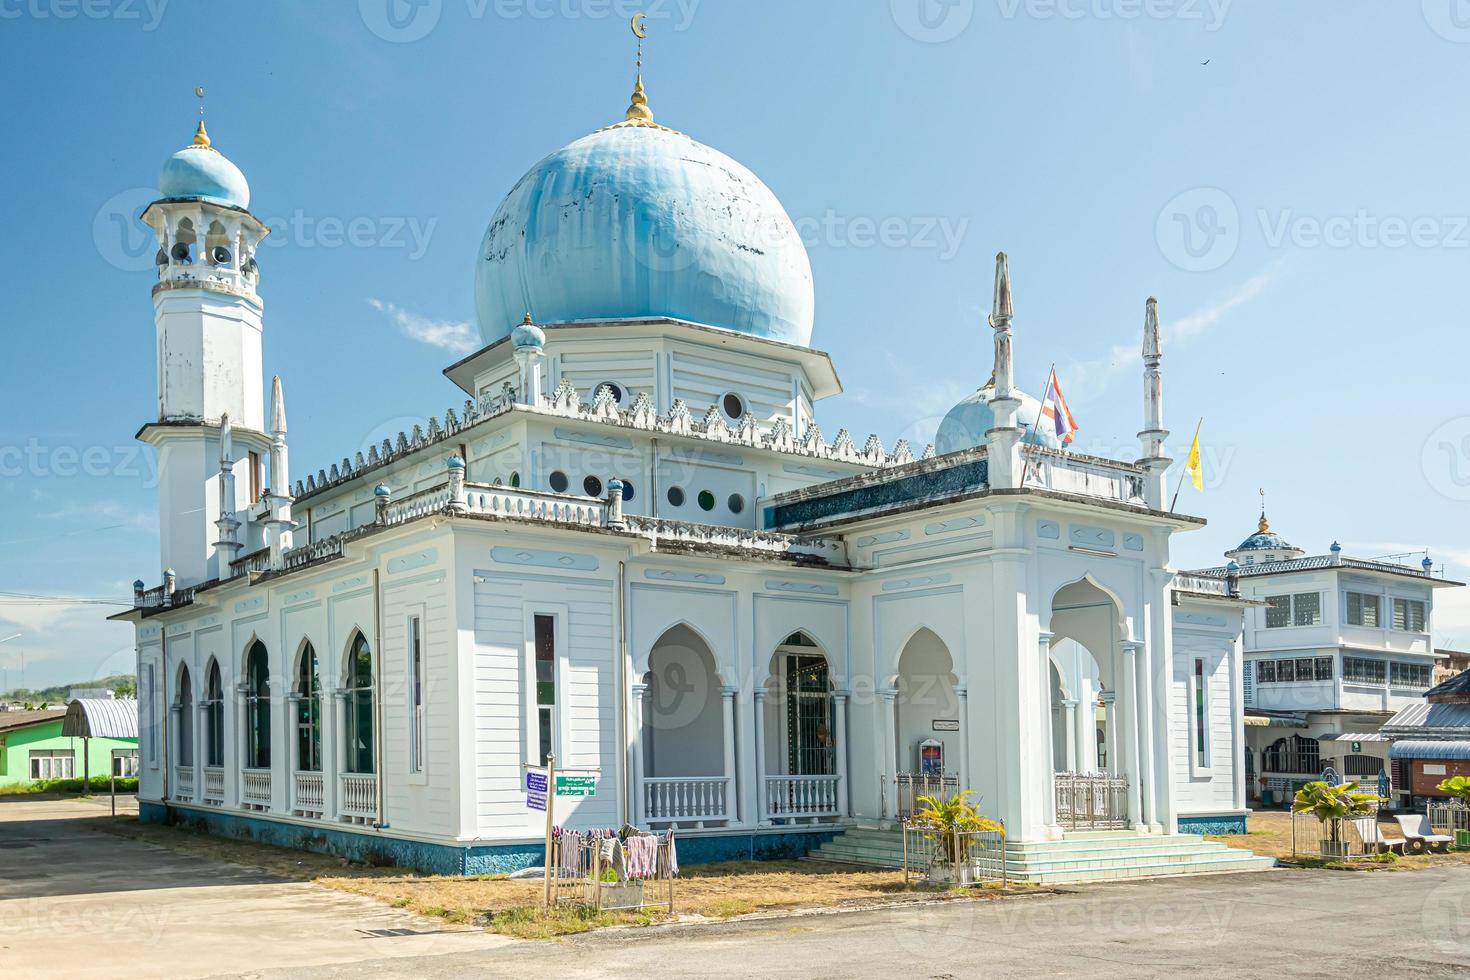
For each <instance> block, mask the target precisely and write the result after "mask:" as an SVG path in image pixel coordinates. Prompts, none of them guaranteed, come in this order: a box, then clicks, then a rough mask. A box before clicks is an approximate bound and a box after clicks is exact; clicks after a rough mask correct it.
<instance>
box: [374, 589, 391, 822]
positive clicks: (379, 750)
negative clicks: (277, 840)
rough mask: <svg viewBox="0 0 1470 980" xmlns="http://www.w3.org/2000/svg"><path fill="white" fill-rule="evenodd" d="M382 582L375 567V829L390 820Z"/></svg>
mask: <svg viewBox="0 0 1470 980" xmlns="http://www.w3.org/2000/svg"><path fill="white" fill-rule="evenodd" d="M381 597H382V583H381V581H380V580H379V570H378V568H377V567H376V566H374V568H373V650H374V651H375V656H376V657H377V658H378V659H377V664H376V665H375V666H376V669H375V670H374V671H373V795H374V797H376V799H375V800H374V802H375V803H376V804H377V805H376V806H375V807H374V809H376V810H377V811H378V819H377V821H376V822H375V823H374V824H373V829H375V830H385V829H387V828H388V821H387V820H385V819H384V817H385V814H384V813H383V666H384V664H385V662H386V661H387V657H385V656H384V651H383V605H382V598H381Z"/></svg>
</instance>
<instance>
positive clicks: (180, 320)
mask: <svg viewBox="0 0 1470 980" xmlns="http://www.w3.org/2000/svg"><path fill="white" fill-rule="evenodd" d="M159 190H160V192H161V194H162V196H161V197H160V198H159V200H157V201H154V202H153V203H152V204H150V205H149V206H148V207H147V209H146V210H144V212H143V216H142V218H143V222H144V223H145V224H147V225H148V227H150V228H151V229H153V233H154V235H155V236H156V238H157V240H158V254H157V258H156V263H157V266H158V282H156V283H155V284H154V286H153V318H154V324H155V327H156V333H157V344H158V359H157V368H158V419H157V421H155V422H150V423H148V424H147V425H145V426H143V428H142V430H141V431H140V432H139V433H138V438H139V439H140V440H142V441H143V442H146V443H147V444H148V445H150V446H152V447H153V448H154V450H155V451H156V452H157V453H158V475H159V490H158V498H159V499H158V504H159V525H160V539H161V555H160V563H161V566H162V567H172V568H173V569H175V570H176V571H177V572H178V584H179V586H180V587H183V586H188V585H194V584H196V583H198V582H202V581H206V580H208V579H210V578H214V577H216V576H221V575H228V574H229V568H228V562H229V559H230V557H232V556H233V552H234V551H235V550H236V548H232V547H229V545H230V544H231V543H232V542H231V538H232V535H227V534H225V533H222V532H223V531H224V528H225V526H226V525H222V524H221V523H220V522H221V521H222V520H223V521H226V522H228V521H230V520H232V519H234V516H235V515H234V514H233V513H229V512H226V507H227V505H228V502H229V500H231V499H232V500H233V510H234V511H236V512H238V511H243V510H246V509H247V508H248V507H249V506H250V505H251V504H253V503H254V502H255V501H257V500H258V499H259V498H260V495H261V492H262V489H263V486H264V482H263V481H264V468H263V464H262V460H263V459H264V457H265V454H266V453H267V452H268V451H269V448H270V438H269V436H267V435H266V434H265V432H264V428H265V412H264V405H263V391H262V381H263V377H262V370H261V353H260V349H261V314H262V304H261V301H260V297H259V296H258V295H257V294H256V291H255V288H256V284H257V281H258V279H259V269H258V268H257V266H256V262H255V251H256V248H257V246H258V245H259V244H260V240H261V239H262V238H264V237H265V236H266V234H267V233H268V232H269V229H268V228H266V226H265V225H263V224H262V223H261V222H260V221H259V220H257V219H256V217H255V216H254V215H252V214H251V213H250V212H249V211H248V210H246V208H247V206H248V205H249V203H250V188H249V185H247V184H246V182H245V177H244V175H243V174H241V173H240V171H239V169H238V168H237V167H236V166H235V165H234V164H233V163H231V162H230V161H229V160H227V159H225V157H224V156H223V155H222V154H221V153H220V152H219V151H218V150H216V149H215V148H214V147H213V146H212V145H210V140H209V135H208V134H207V133H206V132H205V131H204V122H203V120H202V119H201V120H200V122H199V128H198V130H197V131H196V132H195V134H194V141H193V142H192V143H191V144H189V145H188V146H186V147H184V148H183V149H182V150H180V151H179V152H177V153H175V154H174V155H173V156H171V157H169V158H168V159H167V160H166V161H164V165H163V171H162V173H161V174H160V176H159ZM225 416H228V417H229V419H230V422H231V423H233V424H232V436H233V440H232V441H233V443H234V445H233V447H225V446H222V445H221V438H220V436H221V433H220V428H221V422H222V420H223V419H224V418H225ZM222 450H228V457H227V458H228V459H229V465H230V467H231V468H232V471H233V476H234V479H232V480H228V481H224V483H225V484H234V486H229V485H222V480H221V477H222V469H223V467H222V466H221V461H222V459H224V458H226V453H224V452H222ZM221 544H223V545H224V547H221ZM244 548H245V550H246V551H247V552H248V551H251V550H253V548H254V545H252V543H251V542H249V541H248V540H247V541H246V542H244ZM221 555H223V556H224V564H225V567H224V568H221V567H220V566H221V559H220V556H221Z"/></svg>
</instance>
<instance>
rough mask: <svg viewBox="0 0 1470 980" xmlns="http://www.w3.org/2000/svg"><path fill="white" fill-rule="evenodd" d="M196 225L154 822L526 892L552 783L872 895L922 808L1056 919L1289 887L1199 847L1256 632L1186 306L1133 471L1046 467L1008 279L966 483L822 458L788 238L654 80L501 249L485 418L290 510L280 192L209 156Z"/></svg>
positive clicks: (488, 312)
mask: <svg viewBox="0 0 1470 980" xmlns="http://www.w3.org/2000/svg"><path fill="white" fill-rule="evenodd" d="M160 191H161V194H162V196H161V198H160V199H159V200H158V201H156V202H154V203H153V204H152V205H150V206H149V207H148V208H147V209H146V211H145V212H144V214H143V220H144V221H145V222H146V223H147V224H148V226H149V227H150V228H152V229H153V231H154V232H155V234H156V235H157V238H158V246H159V247H158V258H157V266H158V268H157V273H158V275H157V282H156V283H154V284H153V285H152V293H153V306H154V314H155V323H156V326H157V342H158V417H157V419H155V420H152V421H150V422H148V423H147V424H146V425H145V426H144V427H143V429H142V430H141V432H140V433H139V438H140V439H142V440H143V441H144V442H146V443H148V444H149V445H151V446H153V447H154V449H155V450H156V451H157V454H158V461H159V471H160V474H161V489H160V501H159V508H160V515H161V525H162V555H161V559H162V560H161V567H162V568H163V569H164V571H163V572H162V583H161V585H159V586H156V587H153V588H147V587H145V584H144V583H143V582H141V581H140V582H138V583H137V585H136V594H135V603H134V605H135V608H134V609H132V610H130V611H129V612H126V613H123V614H120V615H119V617H117V618H120V619H124V620H127V621H129V622H132V623H134V624H135V626H136V631H137V652H138V677H139V699H140V709H139V710H140V717H141V723H142V732H143V737H142V745H141V749H142V760H141V772H142V780H141V792H140V799H141V805H142V810H143V813H144V816H145V818H146V819H153V820H174V821H183V822H190V823H194V824H198V825H201V826H205V827H208V828H209V829H211V830H213V831H215V832H218V833H223V834H232V835H240V836H250V837H255V838H258V839H261V840H266V841H271V842H275V843H284V844H289V845H297V846H305V847H314V848H319V849H325V850H329V851H333V852H336V853H341V854H345V855H350V856H357V857H372V858H375V859H380V860H392V861H396V862H399V863H402V864H406V865H413V866H417V867H420V868H424V869H429V870H434V871H438V872H446V873H471V874H473V873H488V872H498V871H505V870H511V869H517V868H522V867H527V866H533V865H537V864H539V863H540V861H541V860H542V855H541V838H542V820H543V818H542V814H541V813H539V812H537V811H535V810H531V809H528V807H527V800H526V794H525V780H524V776H525V773H526V771H527V769H528V768H531V767H537V766H540V765H542V764H544V763H545V762H546V761H547V760H548V758H551V757H554V758H555V760H556V765H557V767H558V768H559V769H571V770H575V771H577V772H578V773H581V774H586V775H591V776H592V777H594V779H595V783H596V790H595V793H593V794H592V795H590V796H586V797H580V798H567V799H559V800H557V802H556V807H557V809H556V813H555V817H556V821H557V822H558V823H560V824H564V825H568V826H572V827H609V826H620V825H622V824H624V823H632V824H634V825H637V826H640V827H652V828H664V827H677V828H678V829H679V833H680V837H681V844H680V855H681V859H682V860H683V861H684V862H685V863H695V862H697V861H701V860H714V859H722V858H729V857H751V856H755V857H761V856H776V855H797V854H803V853H807V852H809V851H812V850H814V849H819V848H820V849H821V852H822V853H825V854H827V855H829V856H834V857H837V858H840V857H842V856H843V855H844V854H847V856H850V857H851V856H858V857H860V856H861V855H860V854H855V853H854V852H851V851H848V852H845V851H844V850H843V848H844V846H845V845H844V841H849V842H850V841H852V840H854V839H855V838H856V837H858V836H860V835H863V834H867V835H869V836H870V839H871V838H872V837H873V836H874V835H880V834H883V833H891V830H889V828H892V827H893V826H894V824H895V821H897V820H898V819H900V818H901V817H903V816H904V815H905V814H906V813H907V812H908V810H909V808H910V807H911V805H912V801H913V795H914V794H915V793H916V792H919V791H922V790H926V789H927V790H934V789H941V790H945V791H950V792H952V791H954V790H956V789H965V790H973V791H974V793H975V795H976V796H977V797H978V798H979V799H980V801H981V808H982V809H983V810H984V811H985V812H986V813H988V814H989V815H991V816H993V817H996V818H1000V819H1003V820H1004V821H1005V825H1006V828H1007V831H1008V837H1009V844H1008V847H1009V853H1010V855H1011V858H1012V861H1013V874H1016V875H1018V876H1021V877H1027V878H1030V879H1031V880H1035V881H1060V880H1078V879H1085V878H1108V877H1122V876H1125V875H1139V874H1165V873H1177V872H1186V871H1209V870H1215V871H1230V870H1250V869H1255V868H1258V867H1261V866H1263V865H1266V864H1269V863H1270V861H1269V860H1263V859H1258V858H1255V857H1253V856H1251V855H1250V854H1249V853H1247V852H1244V851H1239V850H1229V849H1226V848H1225V847H1224V846H1223V845H1220V844H1212V843H1207V842H1205V841H1203V840H1202V839H1201V838H1200V836H1199V834H1200V833H1202V832H1219V831H1229V830H1239V829H1242V828H1243V827H1244V824H1245V818H1246V812H1247V811H1246V799H1245V786H1244V773H1243V770H1242V766H1241V760H1242V758H1243V755H1244V745H1245V743H1244V735H1243V727H1242V718H1243V715H1244V711H1243V706H1242V700H1241V698H1242V686H1241V649H1240V636H1241V628H1242V616H1243V612H1244V610H1245V608H1246V607H1247V606H1248V605H1250V604H1251V602H1250V600H1246V599H1242V598H1241V597H1240V596H1239V594H1238V591H1237V589H1236V587H1235V586H1236V579H1235V577H1234V576H1233V575H1230V574H1226V575H1224V576H1217V577H1212V576H1200V577H1188V576H1181V575H1178V574H1176V573H1175V571H1174V570H1173V569H1171V567H1170V561H1169V557H1170V541H1171V538H1172V536H1173V535H1174V534H1175V533H1178V532H1184V531H1191V530H1194V529H1197V528H1199V527H1200V526H1202V525H1203V523H1204V522H1203V521H1202V520H1200V519H1199V518H1195V517H1189V516H1185V515H1183V514H1178V513H1174V512H1172V511H1171V510H1169V509H1168V507H1167V501H1166V498H1165V492H1164V483H1165V471H1166V469H1167V468H1168V466H1169V464H1170V460H1169V459H1168V458H1167V456H1166V455H1165V439H1166V437H1167V435H1168V433H1167V432H1166V431H1165V429H1164V415H1163V398H1162V380H1161V378H1162V374H1161V351H1160V347H1159V328H1158V316H1157V310H1156V307H1155V304H1154V302H1153V301H1152V300H1150V301H1149V302H1148V304H1147V307H1146V311H1145V317H1144V322H1143V325H1142V331H1141V334H1140V347H1141V351H1142V356H1141V359H1140V362H1139V374H1140V390H1139V395H1140V400H1141V403H1142V406H1143V417H1142V425H1141V429H1142V431H1141V432H1140V433H1139V436H1138V439H1139V450H1138V459H1136V460H1130V461H1117V460H1111V459H1100V458H1096V457H1092V456H1085V455H1081V454H1078V453H1074V452H1070V451H1067V450H1065V449H1063V448H1061V447H1060V446H1059V445H1058V444H1057V443H1056V441H1055V439H1053V438H1049V437H1047V436H1045V435H1043V436H1039V437H1038V436H1035V435H1034V423H1035V422H1036V420H1037V415H1038V412H1039V410H1040V406H1039V404H1038V402H1037V400H1036V399H1034V398H1031V397H1030V396H1028V395H1025V394H1023V393H1022V392H1021V391H1020V390H1018V389H1017V388H1016V387H1015V385H1014V383H1013V372H1012V356H1011V355H1012V344H1013V332H1012V319H1013V309H1012V293H1011V283H1010V278H1009V271H1008V268H1007V261H1006V257H1005V256H1004V255H1001V256H999V257H998V259H997V263H996V270H995V292H994V305H993V309H992V313H991V315H990V327H991V328H992V332H993V335H994V348H995V358H994V364H993V376H992V378H991V380H990V382H989V383H987V384H986V385H985V386H984V387H982V388H981V389H980V390H978V391H977V392H976V394H975V395H973V396H972V397H970V398H968V399H966V400H965V401H964V402H962V403H961V404H960V405H958V406H956V407H955V409H954V410H953V411H952V412H951V413H950V414H949V416H948V417H947V418H946V419H945V421H944V424H943V425H942V426H941V428H940V430H939V435H938V443H939V445H938V447H937V450H936V449H934V448H932V447H931V448H930V449H929V450H927V451H923V452H920V453H918V454H917V455H916V454H915V453H914V452H913V451H911V448H910V447H909V446H908V445H907V444H906V443H904V442H903V441H899V442H898V443H897V444H896V445H894V446H893V447H892V448H891V449H888V448H885V446H884V445H883V443H882V442H881V441H880V440H879V438H878V437H877V436H870V437H868V438H867V439H866V440H864V441H861V442H858V441H856V440H854V439H853V438H852V436H851V435H850V434H849V433H848V431H847V430H846V429H842V430H839V431H837V432H836V433H835V435H833V436H831V437H828V436H825V435H824V433H823V432H822V430H821V429H820V428H819V427H818V426H817V424H816V422H815V420H814V406H815V404H816V403H817V402H818V401H820V400H821V399H824V398H827V397H829V396H832V395H835V394H838V393H839V392H841V390H842V386H841V383H840V381H839V380H838V376H837V372H836V370H835V368H834V366H833V364H832V360H831V358H830V357H829V355H828V354H826V353H824V352H822V351H821V350H819V349H817V348H815V347H813V346H812V345H811V341H812V333H813V325H814V300H813V285H812V273H811V266H810V264H809V262H808V258H807V254H806V251H805V249H804V247H803V245H802V242H801V240H800V238H799V236H798V234H797V232H796V229H795V227H794V226H793V224H792V222H791V220H790V218H789V217H788V216H787V214H786V212H785V211H784V210H783V208H782V206H781V204H780V202H779V201H778V200H777V199H776V197H775V195H773V194H772V192H771V191H770V190H769V189H768V188H767V187H766V185H765V184H763V183H762V182H761V181H760V180H759V179H758V178H757V177H756V176H755V175H754V174H752V173H751V172H750V171H749V170H747V169H746V168H745V167H743V166H741V165H740V164H739V163H737V162H735V161H734V160H731V159H730V158H728V157H726V156H725V155H723V154H721V153H720V152H718V151H717V150H714V149H711V148H710V147H708V146H705V145H703V144H701V143H698V142H696V141H695V140H693V139H691V138H690V137H689V136H686V135H684V134H683V133H680V132H677V131H675V130H672V129H669V128H666V127H664V126H662V125H660V124H658V123H656V122H655V121H654V117H653V113H652V111H651V110H650V107H649V104H648V100H647V98H646V96H645V93H644V89H643V83H642V79H641V77H640V79H639V81H638V84H637V87H636V89H635V93H634V96H633V100H632V104H631V106H629V108H628V109H627V111H626V114H625V117H624V118H623V119H621V120H620V121H618V122H616V123H615V124H614V125H611V126H608V127H607V128H605V129H601V130H598V131H597V132H594V133H592V134H590V135H587V136H584V137H582V138H580V139H578V140H575V141H574V142H572V143H570V144H569V145H567V146H566V147H564V148H562V149H560V150H557V151H556V152H554V153H552V154H551V155H550V156H548V157H546V158H545V159H544V160H542V161H541V162H540V163H538V164H536V165H535V166H534V167H533V168H531V170H530V171H529V172H528V173H527V174H526V176H525V177H523V178H522V179H521V180H520V182H519V183H517V184H516V185H515V186H514V187H513V188H511V190H510V193H509V194H508V195H507V196H506V198H505V200H504V202H503V203H502V204H501V205H500V208H499V209H498V210H497V211H496V213H495V214H494V216H493V217H492V218H491V219H490V223H489V227H488V228H487V230H486V233H485V237H484V241H483V243H482V244H481V246H480V252H479V256H478V259H479V261H478V263H477V267H476V273H475V301H476V309H477V314H478V320H479V327H480V330H481V333H482V336H483V341H484V346H483V347H482V348H481V349H480V350H479V351H477V352H475V353H474V354H472V355H470V356H468V357H466V358H464V359H463V360H461V361H459V362H458V363H456V364H453V365H450V366H449V367H448V368H446V370H445V372H444V373H445V374H446V376H447V377H448V379H449V381H450V382H452V383H453V384H454V385H456V386H458V388H460V389H461V393H462V396H463V405H462V407H459V408H452V409H449V410H446V411H445V412H444V413H443V415H441V416H437V417H435V418H433V419H431V420H430V421H429V423H428V425H427V427H426V428H418V427H415V429H414V431H413V432H411V433H402V434H400V435H399V436H398V438H397V439H396V441H384V443H383V444H382V446H381V447H373V448H372V449H371V450H369V451H368V452H366V453H365V454H364V453H357V454H356V455H355V456H349V457H347V458H343V459H341V460H340V461H337V462H332V463H331V464H330V465H328V466H325V467H319V468H317V469H316V470H315V472H312V473H308V474H306V475H305V477H304V479H302V478H301V477H302V475H303V474H301V472H300V471H297V473H296V477H297V478H296V479H294V480H293V479H292V474H291V470H290V468H289V465H288V457H287V443H288V431H287V424H286V418H287V415H286V409H285V404H284V401H283V394H282V386H281V384H280V379H279V378H277V379H276V380H275V381H274V383H273V384H272V385H271V389H270V397H269V404H268V406H267V399H266V397H265V373H264V365H263V364H262V357H261V334H262V331H263V330H264V328H265V322H264V315H263V303H262V299H261V292H260V288H261V279H260V277H261V273H262V270H261V269H260V268H259V267H258V266H257V264H256V252H257V247H258V245H259V244H260V241H261V239H262V237H263V236H264V235H265V234H266V233H267V229H266V228H265V227H264V226H263V225H262V223H261V222H260V221H259V220H257V219H256V218H255V216H254V215H252V213H251V212H250V210H249V206H250V197H249V189H248V186H247V183H246V180H245V178H244V176H243V175H242V174H241V172H240V171H239V170H238V169H237V168H236V167H235V166H234V165H233V164H232V163H231V162H230V161H229V160H228V159H226V158H225V157H224V156H223V155H222V154H221V153H220V152H219V151H218V150H217V149H216V148H215V147H214V146H212V145H211V143H210V140H209V137H208V136H207V135H206V133H205V131H204V127H203V124H202V123H201V125H200V127H199V131H198V133H197V135H196V136H195V139H194V142H193V144H192V145H190V146H187V147H185V148H184V149H182V150H180V151H179V152H177V153H175V154H174V155H173V156H172V157H170V158H169V159H168V160H167V162H166V163H165V165H164V169H163V173H162V176H161V180H160ZM1021 323H1022V328H1021V335H1022V336H1023V337H1024V336H1025V334H1026V331H1025V327H1024V318H1023V319H1022V321H1021ZM987 374H991V367H990V366H987V367H986V368H985V369H983V370H978V369H977V372H976V375H977V378H976V380H977V381H981V380H984V376H985V375H987ZM1084 788H1086V789H1087V790H1088V792H1089V794H1091V795H1089V796H1088V797H1087V799H1088V800H1089V802H1088V803H1087V804H1086V805H1085V806H1081V805H1078V800H1079V799H1080V798H1081V796H1080V793H1081V791H1082V789H1084Z"/></svg>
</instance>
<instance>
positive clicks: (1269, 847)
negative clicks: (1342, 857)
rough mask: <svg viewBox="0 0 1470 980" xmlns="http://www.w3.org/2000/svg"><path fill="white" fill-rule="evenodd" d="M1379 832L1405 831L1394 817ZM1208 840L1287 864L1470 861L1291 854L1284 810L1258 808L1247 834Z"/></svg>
mask: <svg viewBox="0 0 1470 980" xmlns="http://www.w3.org/2000/svg"><path fill="white" fill-rule="evenodd" d="M1378 831H1379V833H1380V834H1381V835H1382V836H1384V837H1389V838H1397V837H1402V836H1403V834H1402V833H1401V832H1400V830H1399V825H1398V822H1397V821H1395V820H1394V819H1393V818H1392V817H1386V818H1384V819H1381V820H1379V821H1378ZM1207 839H1208V840H1217V841H1223V842H1224V843H1226V844H1228V845H1229V846H1231V847H1244V848H1246V849H1248V850H1251V851H1254V852H1255V853H1257V854H1259V855H1261V856H1262V857H1274V858H1277V859H1278V860H1281V861H1283V862H1286V863H1290V864H1294V865H1300V866H1303V867H1313V868H1319V867H1325V868H1333V869H1340V870H1355V871H1387V870H1393V871H1413V870H1417V869H1420V868H1431V867H1435V866H1438V865H1443V864H1470V852H1467V851H1453V850H1452V851H1450V852H1449V853H1448V854H1420V855H1408V856H1405V857H1398V856H1396V855H1395V856H1393V857H1390V858H1381V859H1363V860H1356V861H1322V860H1320V859H1318V858H1314V857H1310V856H1306V855H1302V856H1299V857H1297V858H1293V857H1292V854H1291V814H1290V813H1287V812H1286V811H1284V810H1257V811H1256V812H1255V813H1252V814H1251V816H1250V832H1249V833H1246V834H1223V835H1219V836H1211V837H1209V838H1207Z"/></svg>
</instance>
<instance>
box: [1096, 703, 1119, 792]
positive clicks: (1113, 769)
mask: <svg viewBox="0 0 1470 980" xmlns="http://www.w3.org/2000/svg"><path fill="white" fill-rule="evenodd" d="M1102 703H1103V716H1104V717H1103V738H1105V739H1106V740H1107V745H1106V746H1105V748H1106V749H1107V756H1108V765H1107V770H1106V771H1107V772H1110V773H1114V774H1116V773H1118V772H1119V771H1120V770H1119V769H1118V692H1117V691H1104V692H1102ZM1099 768H1102V767H1100V766H1099Z"/></svg>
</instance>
